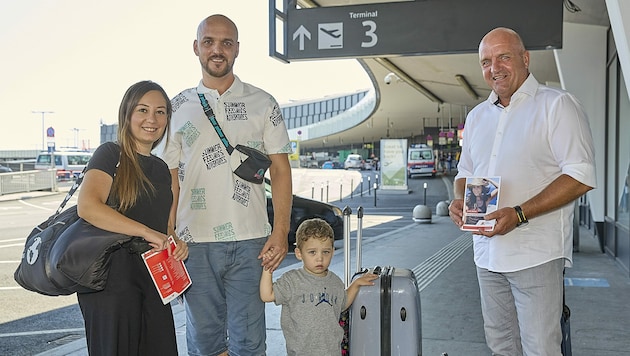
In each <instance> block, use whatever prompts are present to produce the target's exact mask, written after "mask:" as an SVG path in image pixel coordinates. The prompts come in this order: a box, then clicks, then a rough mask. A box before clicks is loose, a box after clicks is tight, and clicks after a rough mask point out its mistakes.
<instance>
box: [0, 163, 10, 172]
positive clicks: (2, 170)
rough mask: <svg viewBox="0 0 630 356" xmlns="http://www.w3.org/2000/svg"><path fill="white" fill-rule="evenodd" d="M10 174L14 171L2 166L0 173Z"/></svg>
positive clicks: (0, 166)
mask: <svg viewBox="0 0 630 356" xmlns="http://www.w3.org/2000/svg"><path fill="white" fill-rule="evenodd" d="M9 172H13V170H12V169H11V168H9V167H5V166H3V165H1V164H0V173H9Z"/></svg>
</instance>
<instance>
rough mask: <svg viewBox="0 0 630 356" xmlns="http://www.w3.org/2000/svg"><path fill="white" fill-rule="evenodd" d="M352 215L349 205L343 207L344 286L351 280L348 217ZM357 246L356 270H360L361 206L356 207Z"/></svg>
mask: <svg viewBox="0 0 630 356" xmlns="http://www.w3.org/2000/svg"><path fill="white" fill-rule="evenodd" d="M351 216H352V209H351V208H350V207H349V206H346V207H345V208H343V259H344V260H343V276H344V284H345V286H346V288H348V287H349V286H350V282H352V269H351V268H350V266H351V265H350V264H351V258H350V246H351V245H350V230H351V229H350V217H351ZM357 217H358V219H357V246H356V254H357V257H356V259H357V262H356V263H357V265H356V272H357V273H358V272H359V271H361V264H362V262H361V250H362V248H361V247H362V242H361V240H362V238H363V207H362V206H359V208H358V209H357Z"/></svg>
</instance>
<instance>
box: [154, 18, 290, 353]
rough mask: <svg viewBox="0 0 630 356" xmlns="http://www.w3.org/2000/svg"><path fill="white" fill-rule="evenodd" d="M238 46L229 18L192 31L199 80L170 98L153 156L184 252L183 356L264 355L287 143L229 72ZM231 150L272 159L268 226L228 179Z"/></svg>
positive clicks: (283, 236)
mask: <svg viewBox="0 0 630 356" xmlns="http://www.w3.org/2000/svg"><path fill="white" fill-rule="evenodd" d="M239 47H240V46H239V42H238V29H237V27H236V25H235V24H234V22H232V20H230V19H229V18H227V17H225V16H223V15H212V16H209V17H207V18H206V19H204V20H203V21H202V22H201V23H200V24H199V27H198V30H197V38H196V39H195V41H194V43H193V50H194V52H195V55H197V57H199V62H200V65H201V73H202V79H201V81H200V82H199V84H198V85H197V86H196V87H194V88H190V89H186V90H184V91H182V92H181V93H179V94H178V95H176V96H175V97H174V98H173V99H172V100H171V102H172V104H173V116H172V120H171V125H170V132H169V139H168V143H167V144H166V145H165V146H164V147H163V150H162V151H161V154H160V156H161V157H162V158H163V159H164V161H165V162H166V163H167V164H168V167H169V168H170V170H171V175H172V176H173V179H172V183H173V187H172V189H173V195H174V197H173V198H174V202H173V207H172V209H171V216H170V219H169V233H172V234H175V235H177V236H178V237H179V238H180V239H182V240H184V241H186V242H187V243H188V245H189V258H188V260H187V261H186V267H187V268H188V272H189V273H190V277H191V279H192V285H191V286H190V288H189V289H188V290H187V291H186V293H185V295H184V302H185V305H186V339H187V345H188V353H189V354H191V355H212V356H215V355H220V356H227V355H228V353H229V354H230V355H234V356H239V355H240V356H243V355H247V356H250V355H251V356H262V355H265V337H266V329H265V305H264V303H263V302H262V301H261V300H260V296H259V283H260V275H261V273H262V269H263V268H265V269H267V270H271V271H273V270H275V269H277V268H278V266H279V265H280V263H281V262H282V260H283V259H284V257H285V256H286V254H287V251H288V237H287V234H288V232H289V227H290V216H291V203H292V199H293V198H292V188H291V187H292V185H291V166H290V165H289V160H288V154H289V153H291V152H292V151H291V144H290V141H289V136H288V134H287V129H286V126H285V124H284V119H283V118H282V113H281V111H280V107H279V105H278V103H277V102H276V100H275V99H274V98H273V96H271V95H270V94H268V93H267V92H265V91H263V90H261V89H259V88H257V87H255V86H253V85H251V84H247V83H244V82H242V81H241V80H240V79H239V78H238V77H237V76H236V75H234V72H233V66H234V63H235V61H236V58H237V57H238V53H239ZM202 103H204V104H205V105H207V107H208V110H207V114H206V113H204V111H205V109H206V107H205V106H204V104H202ZM210 109H211V111H212V112H211V113H210ZM211 118H212V120H215V121H216V123H218V126H219V127H220V128H217V129H216V130H215V126H214V124H213V123H212V120H211ZM219 131H220V132H222V133H223V136H224V138H227V140H228V141H229V145H226V142H225V141H223V140H222V139H221V138H220V136H219V134H218V132H219ZM237 144H240V145H244V146H248V147H250V148H255V149H258V150H260V151H262V152H264V153H266V154H267V155H268V156H269V158H270V159H271V162H272V163H271V166H270V167H269V175H270V177H271V189H272V191H273V195H272V203H273V209H274V221H273V227H272V226H270V224H269V220H268V217H267V201H266V195H265V188H264V185H263V184H256V183H253V182H251V181H248V180H245V179H244V178H241V177H239V176H237V175H236V174H234V173H233V172H232V171H233V169H234V168H236V167H235V166H234V165H233V164H232V163H234V161H235V160H234V159H233V158H234V156H236V155H238V152H237V151H234V152H233V153H232V155H230V151H229V150H228V149H227V147H226V146H231V147H235V146H236V145H237ZM241 159H242V157H241ZM263 256H265V257H264V258H263Z"/></svg>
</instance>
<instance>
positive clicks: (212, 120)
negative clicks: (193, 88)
mask: <svg viewBox="0 0 630 356" xmlns="http://www.w3.org/2000/svg"><path fill="white" fill-rule="evenodd" d="M197 95H198V96H199V101H200V102H201V106H202V107H203V112H204V113H205V114H206V116H207V117H208V120H210V123H211V124H212V127H214V130H215V131H216V132H217V135H219V139H221V142H223V145H224V146H225V149H226V150H227V151H228V154H230V155H231V154H232V151H234V147H232V145H230V141H228V139H227V137H225V134H224V133H223V130H221V127H220V126H219V123H218V122H217V119H216V118H215V117H214V112H213V111H212V108H211V107H210V105H209V104H208V100H206V97H205V96H204V95H203V94H201V93H197Z"/></svg>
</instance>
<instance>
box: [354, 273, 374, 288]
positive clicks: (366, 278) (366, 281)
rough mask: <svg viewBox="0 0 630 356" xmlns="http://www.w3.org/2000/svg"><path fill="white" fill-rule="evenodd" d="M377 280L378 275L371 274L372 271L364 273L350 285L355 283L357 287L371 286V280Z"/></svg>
mask: <svg viewBox="0 0 630 356" xmlns="http://www.w3.org/2000/svg"><path fill="white" fill-rule="evenodd" d="M377 278H378V274H374V273H372V271H368V272H365V273H363V274H362V275H361V277H359V278H357V279H355V280H354V282H352V283H356V284H357V285H359V286H373V285H374V282H372V281H373V280H375V279H377Z"/></svg>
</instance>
